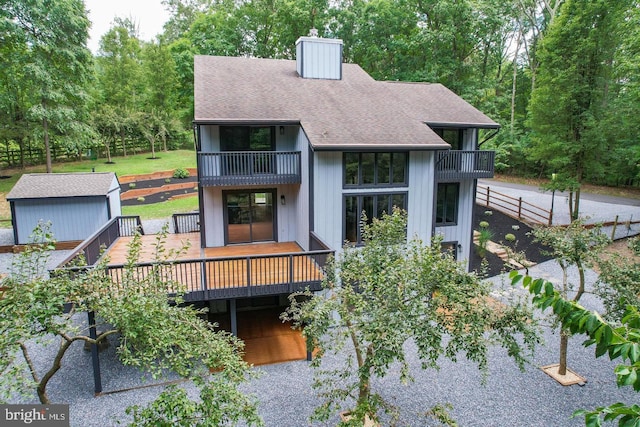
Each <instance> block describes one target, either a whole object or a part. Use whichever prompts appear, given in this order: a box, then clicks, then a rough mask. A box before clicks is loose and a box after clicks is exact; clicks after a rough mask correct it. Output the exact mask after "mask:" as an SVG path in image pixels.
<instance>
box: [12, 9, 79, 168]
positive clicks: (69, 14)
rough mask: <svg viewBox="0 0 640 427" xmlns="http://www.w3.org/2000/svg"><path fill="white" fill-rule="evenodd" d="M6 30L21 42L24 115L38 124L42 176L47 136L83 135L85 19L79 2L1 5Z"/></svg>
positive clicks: (48, 158) (48, 153) (48, 142)
mask: <svg viewBox="0 0 640 427" xmlns="http://www.w3.org/2000/svg"><path fill="white" fill-rule="evenodd" d="M0 6H1V7H0V16H1V17H2V18H4V19H3V26H5V27H6V28H5V30H8V32H10V33H15V34H19V37H18V39H19V40H21V42H22V43H24V49H25V50H24V52H25V56H24V59H25V62H24V63H23V64H22V66H23V67H24V73H25V78H26V80H27V81H29V83H30V84H29V86H30V87H32V88H33V90H34V93H33V96H34V97H35V98H36V100H35V101H34V102H33V104H32V105H31V107H30V109H29V112H28V114H29V116H30V118H31V119H32V120H35V121H37V122H39V123H40V124H41V136H42V140H43V145H44V149H45V152H46V163H47V172H51V170H52V165H51V145H52V134H53V133H54V132H57V133H58V134H60V135H67V136H70V137H72V138H77V137H78V136H82V135H83V134H86V133H87V131H88V128H87V126H86V125H85V121H86V119H87V117H86V104H87V99H86V86H87V82H88V80H89V78H90V76H91V70H92V56H91V53H90V52H89V50H88V49H87V38H88V30H89V25H90V22H89V19H88V18H87V11H86V9H85V7H84V2H82V1H81V0H55V1H54V0H3V1H2V2H0Z"/></svg>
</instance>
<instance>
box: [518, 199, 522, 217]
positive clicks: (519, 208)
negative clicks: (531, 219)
mask: <svg viewBox="0 0 640 427" xmlns="http://www.w3.org/2000/svg"><path fill="white" fill-rule="evenodd" d="M518 219H522V197H518Z"/></svg>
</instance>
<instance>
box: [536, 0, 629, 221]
mask: <svg viewBox="0 0 640 427" xmlns="http://www.w3.org/2000/svg"><path fill="white" fill-rule="evenodd" d="M632 4H633V1H632V0H621V1H617V2H608V1H604V0H588V1H576V0H567V1H566V2H565V3H564V5H563V6H562V7H561V9H560V14H559V15H558V16H557V18H556V19H555V20H554V21H553V23H552V24H551V26H550V28H549V30H548V33H547V35H546V36H545V38H544V40H543V41H542V44H541V46H540V48H539V49H538V59H539V61H540V64H541V65H540V68H539V72H538V77H537V81H536V87H535V90H534V91H533V93H532V95H531V103H530V113H531V116H530V120H531V122H530V123H531V128H532V131H533V139H532V143H533V144H532V158H533V159H534V160H537V161H539V162H540V163H541V165H542V166H543V167H544V168H546V169H551V170H550V172H554V173H557V174H558V176H559V179H560V181H564V182H566V183H567V187H568V189H569V190H570V203H569V205H570V206H569V209H570V211H571V218H572V219H573V220H575V219H577V218H578V215H579V208H580V187H581V184H582V182H583V181H584V179H585V176H587V175H600V174H602V173H603V170H604V168H603V161H602V159H603V158H606V156H605V154H606V152H607V146H606V144H605V143H604V137H603V135H602V129H600V127H599V126H598V123H599V120H600V119H601V118H602V117H603V115H604V111H605V110H606V108H608V101H609V95H610V92H609V90H608V86H609V82H610V80H611V75H612V65H613V58H614V55H615V52H616V49H617V48H618V46H619V42H620V39H621V32H620V29H619V28H618V25H619V24H620V23H621V22H623V19H624V17H625V14H626V11H627V10H628V9H629V8H630V7H631V5H632ZM550 172H549V173H550Z"/></svg>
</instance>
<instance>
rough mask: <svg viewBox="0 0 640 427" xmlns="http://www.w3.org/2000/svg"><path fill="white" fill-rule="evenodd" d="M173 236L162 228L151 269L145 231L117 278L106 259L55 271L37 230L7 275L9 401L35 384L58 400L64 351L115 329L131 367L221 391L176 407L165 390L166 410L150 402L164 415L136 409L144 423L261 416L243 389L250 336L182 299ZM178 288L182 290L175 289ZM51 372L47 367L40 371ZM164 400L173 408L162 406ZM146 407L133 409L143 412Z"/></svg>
mask: <svg viewBox="0 0 640 427" xmlns="http://www.w3.org/2000/svg"><path fill="white" fill-rule="evenodd" d="M165 234H166V230H165V231H164V232H163V233H161V234H159V235H158V238H157V242H156V248H155V253H156V254H157V256H158V259H157V260H156V263H154V265H153V267H152V268H151V269H149V270H147V271H146V272H145V273H144V274H140V270H138V269H136V263H137V261H138V257H139V254H140V250H141V244H140V238H139V236H137V237H135V238H134V240H133V243H132V244H131V245H130V247H129V252H128V256H127V266H126V269H125V273H124V275H123V277H122V280H121V283H119V284H117V283H115V282H114V281H112V279H111V278H110V277H109V276H108V275H107V274H106V273H105V271H106V265H105V264H100V265H98V266H96V267H95V268H91V269H88V270H87V269H86V268H81V269H71V270H67V271H66V272H65V271H59V272H58V273H57V274H55V275H54V276H53V277H50V278H48V277H47V276H46V271H44V263H43V262H44V261H45V260H46V258H47V256H46V254H47V250H48V249H50V246H51V244H52V240H51V235H50V233H49V232H48V230H47V229H46V228H39V229H37V230H36V232H35V234H34V235H35V242H36V245H32V246H29V247H28V248H27V250H26V251H25V252H24V253H22V254H21V255H19V256H18V257H17V261H16V264H15V268H14V270H13V272H12V275H11V276H10V277H8V278H7V279H5V280H4V281H3V282H2V286H3V287H4V291H3V294H2V298H0V331H2V333H1V334H0V356H1V357H0V374H1V375H0V385H1V387H0V390H2V391H3V393H4V396H2V400H3V401H4V400H6V399H11V398H12V397H13V398H15V394H16V393H28V392H29V391H31V392H33V390H34V389H35V391H36V392H37V395H38V398H39V400H40V402H42V403H50V399H49V396H48V394H47V385H48V383H49V381H50V380H51V378H52V377H53V376H54V375H55V374H56V372H58V370H60V369H61V368H62V361H63V356H64V355H65V353H66V351H67V350H68V349H69V348H70V346H71V345H72V344H73V343H74V342H76V341H81V342H85V343H88V344H100V343H101V342H102V341H104V340H106V339H107V337H108V336H110V335H113V334H119V335H120V347H119V349H118V356H119V358H120V360H121V361H122V363H124V364H125V365H130V366H135V367H138V368H140V369H142V370H144V371H148V372H150V373H151V374H152V375H153V376H154V377H157V376H159V375H161V374H162V372H163V371H164V370H167V369H169V370H172V371H173V372H176V373H177V374H178V375H180V376H182V377H184V378H189V379H193V380H194V382H195V384H196V385H197V386H198V387H199V388H200V391H201V395H203V396H205V397H206V396H207V393H215V396H216V405H214V406H213V407H211V408H208V409H207V412H206V413H205V412H202V413H200V412H194V411H191V412H189V411H187V410H186V409H185V410H181V411H177V412H171V411H172V410H173V409H175V408H176V405H174V406H171V405H169V406H162V404H161V403H162V402H164V401H165V400H166V396H165V395H164V394H163V395H160V397H159V399H160V400H159V402H160V403H157V402H156V403H153V404H152V405H151V408H156V411H155V412H153V410H150V411H151V414H152V415H153V414H155V415H154V416H155V418H153V417H152V416H151V415H148V413H145V414H147V415H146V416H145V417H141V416H139V415H136V416H134V418H136V420H137V421H138V422H139V423H140V422H143V420H144V419H147V420H148V421H147V424H146V425H158V424H157V421H158V420H161V419H162V417H165V418H167V417H168V418H167V419H168V420H169V424H170V425H178V424H179V425H185V423H188V425H211V424H207V420H206V419H205V420H202V419H199V418H198V417H200V416H211V417H212V419H216V420H241V419H242V420H245V421H246V422H247V423H249V424H260V420H259V417H258V415H257V409H256V402H255V401H254V399H253V398H252V397H249V396H245V395H243V394H242V393H241V392H240V391H239V390H238V386H239V384H240V383H242V382H243V381H245V380H246V377H247V375H248V371H247V368H248V366H247V365H246V363H245V362H243V361H242V359H241V358H240V352H241V350H242V343H241V342H240V341H238V340H237V339H236V338H234V337H233V336H231V335H230V334H228V333H226V332H222V331H214V330H213V327H212V325H210V324H208V323H207V322H206V321H204V320H202V319H201V318H200V317H199V316H200V315H201V314H202V313H201V311H199V310H196V309H194V308H192V307H191V306H184V305H183V304H182V299H181V295H182V289H183V288H182V286H181V285H180V284H179V283H177V282H174V281H172V280H170V279H169V277H171V276H170V270H171V268H172V265H171V262H170V260H171V259H173V258H175V256H177V252H175V251H167V250H165V249H164V244H163V241H164V235H165ZM65 273H66V274H65ZM174 293H176V295H177V296H176V297H175V298H173V297H170V295H172V294H174ZM65 307H68V309H65ZM82 312H92V313H95V318H96V319H100V321H96V324H94V325H92V324H87V323H85V322H82V321H81V320H80V319H79V315H80V313H82ZM92 326H96V327H98V328H99V329H103V330H104V332H102V333H101V334H100V335H99V336H98V337H95V338H92V337H91V335H90V334H89V333H88V329H89V327H92ZM50 337H53V339H54V340H57V341H58V342H59V346H58V349H57V352H56V353H55V356H54V357H53V359H52V360H49V361H47V363H49V365H48V366H37V360H36V359H35V358H34V357H32V353H31V346H32V345H33V342H34V341H35V342H36V343H39V342H42V341H45V340H47V339H51V338H50ZM25 366H26V368H28V369H26V370H25V369H24V368H25ZM25 372H27V373H28V374H25ZM41 372H44V375H42V376H40V374H39V373H41ZM210 372H215V373H214V374H211V373H210ZM163 399H164V400H163ZM210 400H211V399H210V398H209V399H208V400H207V401H210ZM159 405H160V407H161V408H162V407H163V408H164V409H163V410H162V411H160V412H159V411H158V410H157V408H158V407H159ZM139 411H140V409H139V408H133V409H131V412H132V413H134V414H138V412H139ZM194 417H195V418H194ZM138 425H141V424H138Z"/></svg>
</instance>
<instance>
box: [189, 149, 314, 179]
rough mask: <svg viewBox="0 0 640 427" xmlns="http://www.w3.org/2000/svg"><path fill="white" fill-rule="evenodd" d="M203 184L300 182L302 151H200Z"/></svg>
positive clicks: (199, 162)
mask: <svg viewBox="0 0 640 427" xmlns="http://www.w3.org/2000/svg"><path fill="white" fill-rule="evenodd" d="M198 173H199V176H200V185H202V186H205V187H206V186H221V185H252V184H255V185H263V184H299V183H300V182H301V181H302V178H301V174H300V152H299V151H237V152H236V151H234V152H228V151H227V152H222V153H198Z"/></svg>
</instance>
